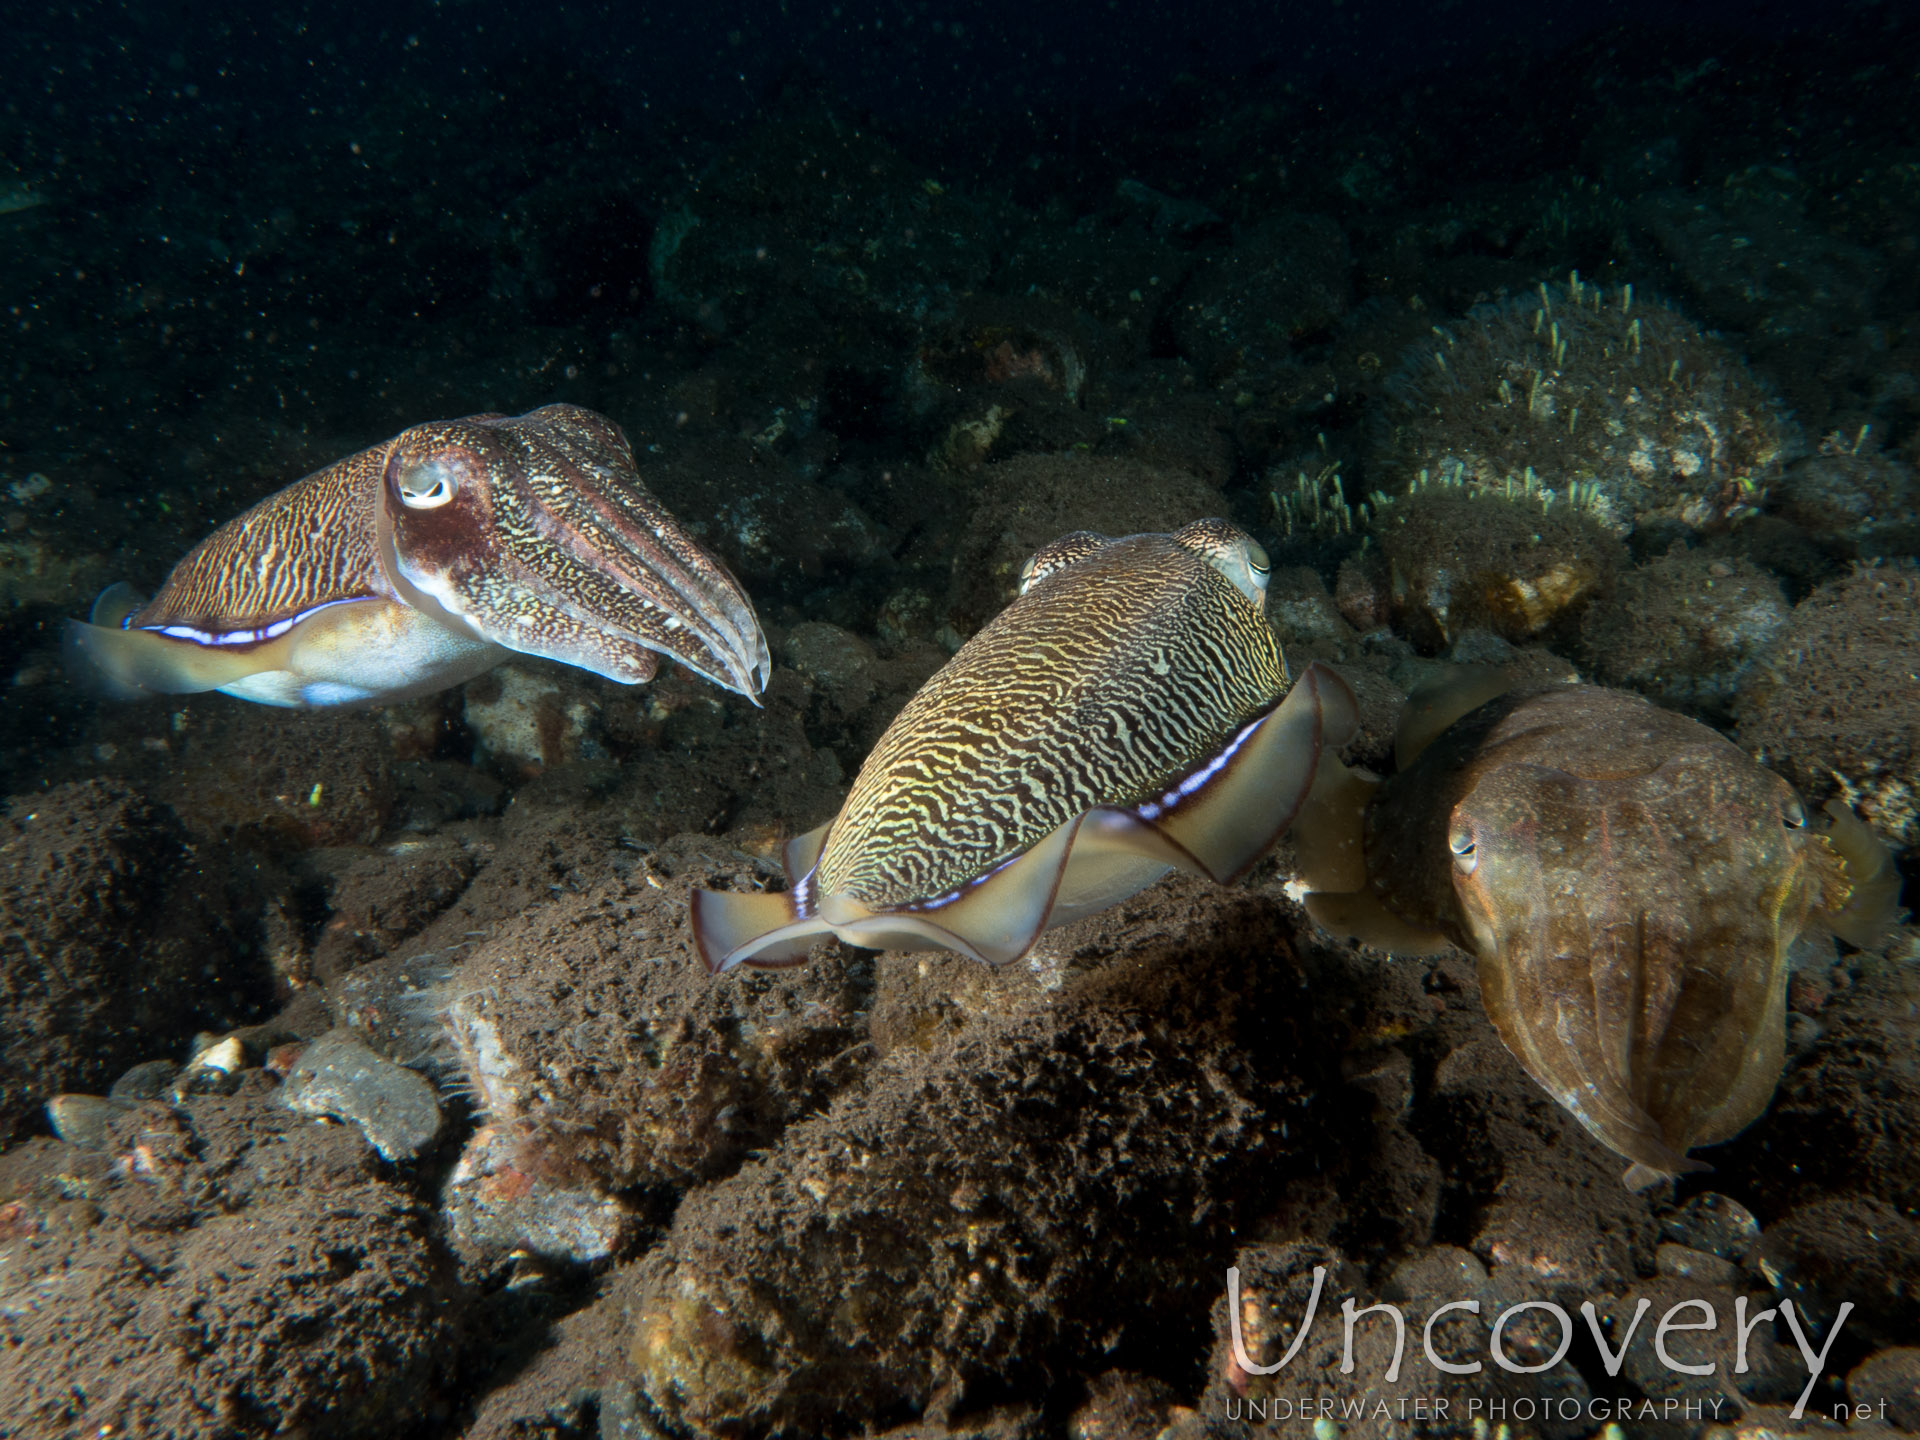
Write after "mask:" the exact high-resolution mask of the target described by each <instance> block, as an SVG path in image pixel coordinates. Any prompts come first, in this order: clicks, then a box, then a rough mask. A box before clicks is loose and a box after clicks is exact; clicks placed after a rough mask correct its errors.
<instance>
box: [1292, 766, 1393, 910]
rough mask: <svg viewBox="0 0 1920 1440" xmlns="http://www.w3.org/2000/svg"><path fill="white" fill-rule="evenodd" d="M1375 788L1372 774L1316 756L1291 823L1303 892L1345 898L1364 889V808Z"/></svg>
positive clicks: (1374, 776)
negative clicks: (1310, 780) (1308, 783)
mask: <svg viewBox="0 0 1920 1440" xmlns="http://www.w3.org/2000/svg"><path fill="white" fill-rule="evenodd" d="M1379 788H1380V778H1379V777H1378V776H1377V775H1375V774H1373V772H1372V771H1370V770H1362V769H1358V768H1354V767H1349V766H1346V765H1342V764H1341V763H1340V759H1339V757H1338V756H1337V755H1335V754H1334V753H1333V752H1332V751H1331V750H1322V751H1321V752H1320V768H1319V770H1318V771H1317V772H1316V773H1315V774H1314V777H1313V789H1312V790H1310V791H1309V792H1308V793H1307V798H1306V801H1305V803H1303V804H1302V805H1301V807H1300V814H1299V816H1298V817H1297V818H1295V820H1294V822H1293V848H1294V851H1295V853H1296V854H1297V855H1298V856H1299V857H1300V879H1301V880H1302V881H1304V882H1305V883H1306V885H1307V887H1308V888H1309V889H1311V890H1319V891H1328V892H1331V893H1334V894H1345V893H1350V892H1352V891H1355V890H1364V889H1366V888H1367V843H1366V841H1367V826H1366V820H1367V806H1369V805H1371V804H1372V803H1373V797H1374V793H1375V792H1376V791H1378V790H1379Z"/></svg>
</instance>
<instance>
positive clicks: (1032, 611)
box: [692, 521, 1355, 971]
mask: <svg viewBox="0 0 1920 1440" xmlns="http://www.w3.org/2000/svg"><path fill="white" fill-rule="evenodd" d="M1265 577H1266V556H1265V554H1264V552H1261V551H1260V550H1259V547H1257V546H1255V545H1254V544H1253V542H1252V541H1251V540H1249V539H1247V538H1246V537H1245V536H1244V535H1242V534H1241V533H1240V532H1239V531H1237V530H1234V529H1233V528H1232V527H1231V526H1228V525H1226V524H1225V522H1222V521H1202V522H1198V523H1196V524H1195V525H1191V526H1188V527H1187V528H1186V529H1185V530H1182V531H1181V532H1179V533H1178V534H1177V535H1172V536H1167V535H1136V536H1130V537H1128V538H1126V539H1123V540H1117V541H1108V540H1105V539H1104V538H1103V537H1099V536H1089V535H1086V534H1076V535H1072V536H1067V537H1064V538H1063V539H1062V540H1060V541H1056V542H1055V543H1054V544H1053V545H1052V546H1049V547H1047V548H1046V549H1044V550H1042V551H1041V552H1040V553H1039V554H1038V555H1037V556H1036V557H1035V561H1034V563H1033V564H1031V565H1030V566H1029V569H1028V573H1027V583H1026V584H1025V586H1024V588H1023V590H1022V593H1021V595H1020V597H1019V598H1018V599H1016V600H1015V601H1014V602H1013V604H1012V605H1010V606H1009V607H1008V608H1007V610H1006V611H1005V612H1003V613H1002V614H1001V615H1000V616H999V617H997V618H996V619H995V620H994V622H993V623H992V624H991V625H989V626H988V627H987V628H986V629H985V630H983V631H982V632H981V633H980V634H979V635H977V636H975V637H974V639H973V640H972V641H971V642H969V644H968V645H967V646H966V647H965V648H963V649H962V650H961V652H960V653H959V654H958V655H956V656H955V657H954V659H953V661H952V662H950V663H949V665H948V666H947V667H946V668H945V669H944V670H942V671H941V672H940V673H939V674H938V675H936V676H935V677H934V678H933V679H932V680H931V681H929V682H928V683H927V685H926V687H925V688H923V689H922V690H921V692H920V693H919V694H918V695H916V696H915V697H914V698H913V700H911V701H909V702H908V704H907V706H906V708H905V709H903V710H902V711H901V713H900V715H899V716H898V717H897V718H896V719H895V721H894V723H893V725H892V726H891V727H890V728H889V729H888V731H887V733H886V734H885V735H883V736H882V737H881V739H880V742H879V743H878V744H877V745H876V746H875V747H874V749H873V752H872V754H870V755H869V756H868V758H867V761H866V764H865V765H863V766H862V767H861V771H860V774H859V776H858V777H857V778H856V779H855V781H854V784H853V788H852V790H851V792H850V793H849V795H848V797H847V801H846V803H845V805H843V806H842V808H841V811H840V814H839V815H838V816H836V817H835V819H834V820H833V821H832V822H831V823H830V824H829V825H827V826H825V827H822V828H821V829H820V830H817V831H814V832H812V833H811V834H810V835H808V836H805V837H802V839H801V840H799V841H796V842H795V843H794V844H793V845H791V846H789V847H788V852H787V871H788V883H789V889H788V891H787V892H786V893H785V894H779V895H770V894H721V893H711V892H703V891H696V892H695V893H694V896H693V901H692V923H693V929H694V934H695V937H696V940H697V941H698V944H699V948H700V950H701V953H702V955H703V957H704V958H705V959H706V961H707V963H708V965H709V966H710V967H712V968H713V969H715V970H716V971H718V970H724V969H728V968H730V967H732V966H734V965H737V964H741V963H751V964H755V965H765V964H781V963H789V962H791V961H793V960H796V959H798V958H800V957H801V956H803V955H804V954H805V951H806V947H807V945H808V944H809V943H810V942H811V940H812V939H814V938H816V937H818V936H820V935H823V934H827V933H832V934H835V935H838V936H839V937H840V938H841V939H843V940H845V941H847V942H849V943H851V944H857V945H864V946H870V947H876V948H897V949H920V948H927V947H943V948H946V949H949V950H954V951H957V952H959V953H961V954H965V955H969V956H972V957H973V958H975V959H979V960H983V961H986V962H988V963H990V964H1005V963H1007V962H1008V961H1011V960H1014V959H1017V958H1018V957H1019V956H1021V955H1023V954H1025V953H1026V951H1027V950H1028V949H1029V948H1031V946H1032V945H1033V943H1034V942H1035V940H1036V939H1037V938H1038V936H1039V935H1040V934H1041V932H1042V931H1044V930H1046V929H1048V928H1050V927H1051V926H1055V925H1060V924H1064V923H1066V922H1067V921H1069V920H1072V919H1075V918H1078V917H1079V916H1082V915H1087V914H1091V913H1093V912H1095V911H1097V910H1100V909H1104V908H1105V907H1107V906H1109V905H1112V904H1114V903H1116V902H1118V901H1119V900H1122V899H1124V898H1125V897H1126V896H1128V895H1131V894H1133V893H1135V892H1136V891H1138V890H1140V889H1141V888H1142V887H1144V886H1146V885H1149V884H1151V883H1153V881H1155V880H1157V879H1159V878H1160V877H1161V876H1162V875H1164V874H1166V873H1167V871H1168V870H1170V869H1183V870H1189V871H1192V872H1194V873H1197V874H1202V875H1207V876H1210V877H1212V878H1213V879H1215V880H1218V881H1220V882H1222V883H1225V882H1228V881H1231V880H1233V879H1236V878H1238V876H1240V875H1241V874H1243V873H1244V872H1245V871H1246V870H1247V869H1248V868H1250V867H1251V866H1252V865H1253V863H1254V862H1255V861H1257V860H1258V859H1259V858H1260V856H1261V855H1263V854H1264V853H1265V852H1266V851H1267V850H1268V849H1269V848H1271V846H1272V845H1273V843H1274V841H1275V840H1277V839H1278V838H1279V835H1280V833H1281V832H1282V831H1284V830H1285V829H1286V827H1287V825H1288V823H1289V822H1290V821H1291V820H1292V819H1293V817H1294V815H1295V813H1296V812H1297V811H1298V809H1299V807H1300V805H1301V803H1302V802H1303V801H1304V799H1305V797H1306V795H1307V794H1308V792H1309V790H1310V788H1311V785H1312V780H1313V777H1314V774H1315V772H1316V767H1317V765H1318V762H1319V757H1320V754H1321V751H1322V750H1323V749H1325V748H1338V747H1339V746H1340V745H1342V744H1344V743H1345V742H1346V740H1347V739H1348V737H1349V736H1350V735H1351V733H1352V731H1353V729H1354V725H1355V710H1354V702H1353V697H1352V693H1351V691H1349V690H1348V688H1347V686H1346V683H1345V682H1344V681H1342V680H1341V679H1340V678H1339V676H1338V675H1336V674H1334V672H1332V671H1331V670H1329V669H1327V668H1326V667H1325V666H1319V665H1315V666H1310V667H1309V668H1308V669H1307V671H1306V672H1305V673H1304V674H1303V675H1301V677H1300V678H1299V680H1298V681H1297V682H1296V683H1295V684H1294V685H1293V687H1292V688H1291V689H1290V690H1289V689H1288V688H1287V686H1286V680H1285V669H1284V665H1283V662H1282V661H1281V659H1280V654H1279V648H1278V645H1277V644H1276V642H1275V641H1274V639H1273V635H1272V631H1271V630H1270V629H1269V628H1268V627H1267V624H1266V620H1265V616H1264V614H1263V613H1262V611H1261V609H1260V608H1259V604H1258V602H1259V600H1260V599H1261V598H1262V597H1263V596H1264V591H1265Z"/></svg>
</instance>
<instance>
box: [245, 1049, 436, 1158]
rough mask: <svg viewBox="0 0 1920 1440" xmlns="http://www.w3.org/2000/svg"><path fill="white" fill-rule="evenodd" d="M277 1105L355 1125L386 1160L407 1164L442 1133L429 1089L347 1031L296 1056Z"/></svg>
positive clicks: (403, 1068)
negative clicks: (407, 1161) (403, 1161)
mask: <svg viewBox="0 0 1920 1440" xmlns="http://www.w3.org/2000/svg"><path fill="white" fill-rule="evenodd" d="M280 1101H281V1103H282V1104H283V1105H285V1106H287V1107H288V1108H289V1109H291V1110H295V1111H298V1112H299V1113H300V1114H303V1115H331V1116H333V1117H335V1118H336V1119H340V1120H351V1121H353V1123H354V1124H356V1125H358V1126H359V1127H360V1131H361V1133H362V1134H364V1135H365V1136H366V1137H367V1143H368V1144H369V1145H371V1146H373V1148H374V1149H375V1150H377V1151H379V1152H380V1156H381V1158H382V1159H385V1160H411V1159H412V1158H413V1157H414V1156H415V1155H418V1154H419V1153H420V1152H421V1151H422V1150H424V1149H425V1148H426V1147H427V1146H428V1145H430V1144H431V1143H432V1142H433V1138H434V1136H436V1135H438V1134H439V1133H440V1102H439V1100H438V1099H437V1098H436V1097H435V1096H434V1093H433V1086H431V1085H430V1084H428V1083H427V1082H426V1080H425V1079H423V1078H422V1077H421V1076H419V1075H417V1074H415V1073H414V1072H413V1071H411V1070H409V1069H407V1068H406V1067H405V1066H404V1065H396V1064H394V1063H393V1061H391V1060H388V1059H386V1058H385V1057H384V1056H380V1055H376V1054H374V1052H373V1051H371V1050H369V1049H368V1048H367V1047H366V1046H365V1045H362V1044H361V1043H360V1042H359V1041H358V1040H356V1039H354V1038H353V1036H352V1035H351V1034H350V1033H349V1032H347V1031H345V1030H329V1031H328V1032H327V1033H326V1034H324V1035H322V1036H321V1037H320V1038H319V1039H318V1040H315V1041H314V1042H313V1043H312V1044H311V1045H309V1046H307V1048H306V1049H305V1050H303V1051H301V1052H300V1056H299V1058H298V1059H297V1060H296V1061H295V1062H294V1064H293V1068H292V1070H291V1072H290V1073H289V1074H288V1076H287V1082H286V1084H284V1085H282V1086H281V1087H280Z"/></svg>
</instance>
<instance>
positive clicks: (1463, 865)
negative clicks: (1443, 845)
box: [1447, 823, 1480, 875]
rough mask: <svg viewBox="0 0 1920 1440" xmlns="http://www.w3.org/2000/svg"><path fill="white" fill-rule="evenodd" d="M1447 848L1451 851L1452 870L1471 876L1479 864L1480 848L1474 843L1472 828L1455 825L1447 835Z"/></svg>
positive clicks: (1462, 824)
mask: <svg viewBox="0 0 1920 1440" xmlns="http://www.w3.org/2000/svg"><path fill="white" fill-rule="evenodd" d="M1447 848H1448V849H1449V850H1451V851H1453V868H1454V869H1455V870H1457V871H1459V872H1460V873H1461V874H1462V875H1471V874H1472V873H1473V872H1474V870H1475V868H1477V867H1478V866H1479V864H1480V853H1479V851H1480V847H1479V846H1478V845H1476V844H1475V843H1474V839H1473V827H1472V826H1470V825H1467V824H1464V823H1456V824H1455V825H1454V827H1453V829H1452V830H1451V831H1450V832H1449V833H1448V835H1447Z"/></svg>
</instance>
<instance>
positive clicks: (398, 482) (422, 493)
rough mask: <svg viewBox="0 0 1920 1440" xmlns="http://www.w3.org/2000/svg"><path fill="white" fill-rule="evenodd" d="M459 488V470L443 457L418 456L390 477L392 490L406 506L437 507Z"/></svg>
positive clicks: (430, 508)
mask: <svg viewBox="0 0 1920 1440" xmlns="http://www.w3.org/2000/svg"><path fill="white" fill-rule="evenodd" d="M459 488H460V475H459V472H458V471H457V470H456V469H455V468H454V467H453V466H451V465H449V464H447V463H446V462H445V461H444V460H437V459H436V460H422V461H421V462H419V463H418V464H416V465H410V466H408V467H407V468H405V469H404V470H401V471H399V472H398V473H397V474H395V475H394V477H393V492H394V494H396V495H398V496H399V497H400V503H401V504H402V505H404V506H406V507H407V508H408V509H409V510H438V509H439V508H440V507H441V506H442V505H444V504H446V503H447V502H448V501H449V500H451V499H453V496H454V492H455V491H457V490H458V489H459Z"/></svg>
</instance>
